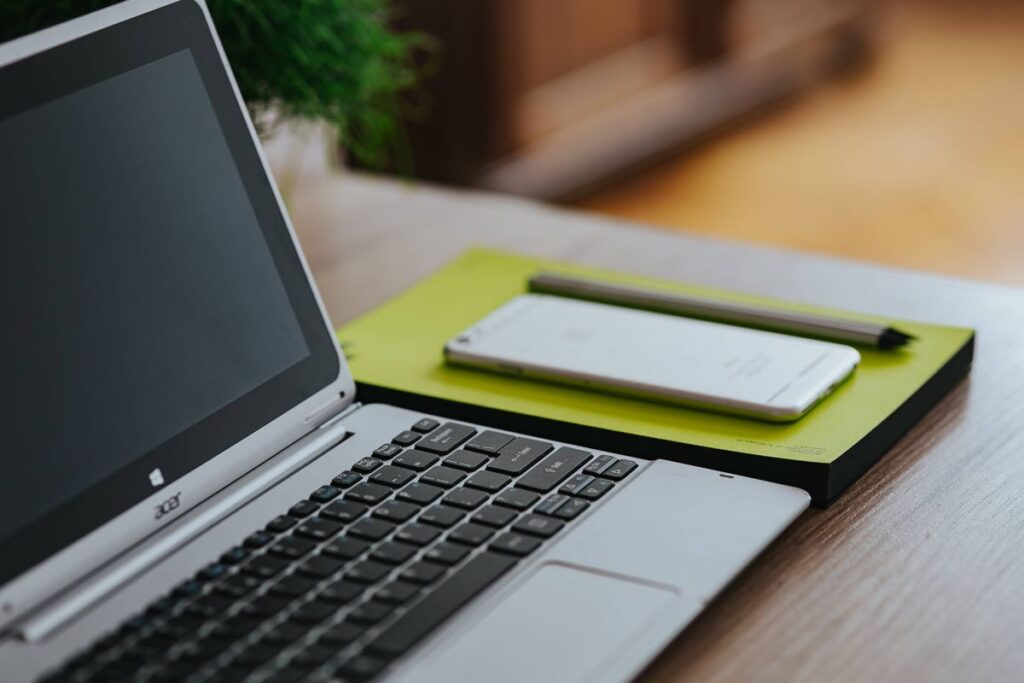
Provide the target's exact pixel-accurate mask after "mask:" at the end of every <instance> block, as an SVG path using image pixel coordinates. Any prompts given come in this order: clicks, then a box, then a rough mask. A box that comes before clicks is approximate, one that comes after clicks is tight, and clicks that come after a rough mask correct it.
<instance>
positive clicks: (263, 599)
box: [240, 595, 288, 627]
mask: <svg viewBox="0 0 1024 683" xmlns="http://www.w3.org/2000/svg"><path fill="white" fill-rule="evenodd" d="M287 605H288V601H287V600H284V599H282V598H276V597H274V596H273V595H261V596H260V597H258V598H256V599H255V600H253V601H252V602H250V603H249V604H248V605H246V606H245V607H243V608H242V611H241V612H240V614H242V616H244V617H246V618H248V619H266V618H267V617H272V616H275V615H276V614H278V613H279V612H281V610H283V609H284V608H285V607H286V606H287ZM251 626H252V625H251V624H250V627H251Z"/></svg>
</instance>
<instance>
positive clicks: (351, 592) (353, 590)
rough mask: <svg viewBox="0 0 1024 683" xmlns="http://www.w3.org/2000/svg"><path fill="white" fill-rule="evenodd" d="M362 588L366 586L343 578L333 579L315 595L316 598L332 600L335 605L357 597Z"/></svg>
mask: <svg viewBox="0 0 1024 683" xmlns="http://www.w3.org/2000/svg"><path fill="white" fill-rule="evenodd" d="M364 590H366V587H365V586H363V585H362V584H358V583H352V582H351V581H344V580H342V581H335V582H333V583H332V584H330V585H329V586H327V588H324V589H323V590H322V591H320V594H319V595H318V596H317V600H324V601H326V602H332V603H334V604H336V605H344V604H346V603H349V602H352V601H353V600H355V599H356V598H358V597H359V596H360V595H362V594H363V591H364Z"/></svg>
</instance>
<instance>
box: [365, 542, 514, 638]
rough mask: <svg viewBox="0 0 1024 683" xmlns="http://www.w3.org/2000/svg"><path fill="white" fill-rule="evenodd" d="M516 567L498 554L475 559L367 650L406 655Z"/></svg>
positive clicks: (508, 559) (379, 636)
mask: <svg viewBox="0 0 1024 683" xmlns="http://www.w3.org/2000/svg"><path fill="white" fill-rule="evenodd" d="M515 563H516V560H515V558H512V557H506V556H505V555H499V554H497V553H491V552H485V553H482V554H480V555H477V556H476V557H474V558H473V559H472V560H470V561H469V562H468V563H467V564H466V566H465V567H463V568H462V569H460V570H458V571H457V572H455V573H454V574H452V575H451V576H450V577H448V578H447V579H446V580H445V581H444V583H442V584H441V585H440V586H438V587H437V588H435V589H434V590H433V591H432V592H431V593H430V594H428V595H427V597H425V598H423V600H421V601H420V602H419V603H418V604H416V605H415V606H414V607H413V608H412V609H411V610H409V611H408V612H406V613H405V614H403V615H402V616H401V618H399V619H398V621H396V622H395V623H393V624H392V625H391V626H389V627H388V628H386V629H384V630H383V631H382V632H381V633H380V635H378V636H377V637H376V638H374V639H373V640H371V641H370V642H369V643H367V645H366V647H367V649H368V650H371V651H372V652H374V653H376V654H379V655H384V656H387V657H397V656H398V655H401V654H405V652H407V651H408V650H409V648H411V647H412V646H413V645H415V644H416V643H417V642H419V641H420V640H421V639H423V638H424V637H426V635H427V634H429V633H430V632H431V631H432V630H434V629H435V628H437V627H438V626H439V625H440V624H441V622H443V621H444V620H445V619H447V618H448V617H450V616H451V615H452V614H454V613H455V611H456V610H458V609H459V608H460V607H462V606H463V605H465V604H466V603H467V602H469V601H470V600H472V599H473V598H474V597H475V596H476V595H477V594H478V593H479V592H480V591H482V590H483V589H485V588H487V587H488V586H489V585H491V584H492V583H494V581H495V580H497V579H498V578H499V577H500V576H501V575H502V574H504V573H505V572H507V571H508V570H509V569H511V568H512V567H513V566H515Z"/></svg>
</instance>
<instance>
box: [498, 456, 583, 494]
mask: <svg viewBox="0 0 1024 683" xmlns="http://www.w3.org/2000/svg"><path fill="white" fill-rule="evenodd" d="M590 457H591V456H590V453H587V452H586V451H581V450H579V449H577V448H559V449H558V450H557V451H555V452H554V453H552V454H551V455H549V456H548V457H546V458H544V460H542V461H541V462H540V464H538V465H537V466H536V467H534V468H533V469H532V470H530V471H529V472H527V473H526V474H525V475H524V476H523V478H522V479H520V480H519V481H517V482H516V486H519V487H521V488H524V489H530V490H531V491H540V492H541V493H547V492H548V491H550V490H552V489H553V488H555V487H556V486H558V485H559V484H561V483H562V482H563V481H565V479H566V478H567V477H568V476H569V475H570V474H572V473H573V472H575V471H576V470H578V469H579V468H580V467H582V466H583V465H584V464H585V463H586V462H587V461H588V460H590Z"/></svg>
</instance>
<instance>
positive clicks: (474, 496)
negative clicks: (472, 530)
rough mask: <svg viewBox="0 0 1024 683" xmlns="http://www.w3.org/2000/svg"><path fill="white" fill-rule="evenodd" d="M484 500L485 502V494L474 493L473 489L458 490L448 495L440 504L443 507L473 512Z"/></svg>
mask: <svg viewBox="0 0 1024 683" xmlns="http://www.w3.org/2000/svg"><path fill="white" fill-rule="evenodd" d="M485 500H487V494H486V493H483V492H481V491H474V490H473V489H467V488H460V489H455V490H454V491H452V492H451V493H449V494H448V495H447V496H445V497H444V499H443V500H442V501H441V502H442V503H444V504H445V505H454V506H455V507H459V508H463V509H466V510H475V509H476V508H478V507H480V504H481V503H483V502H484V501H485Z"/></svg>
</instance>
